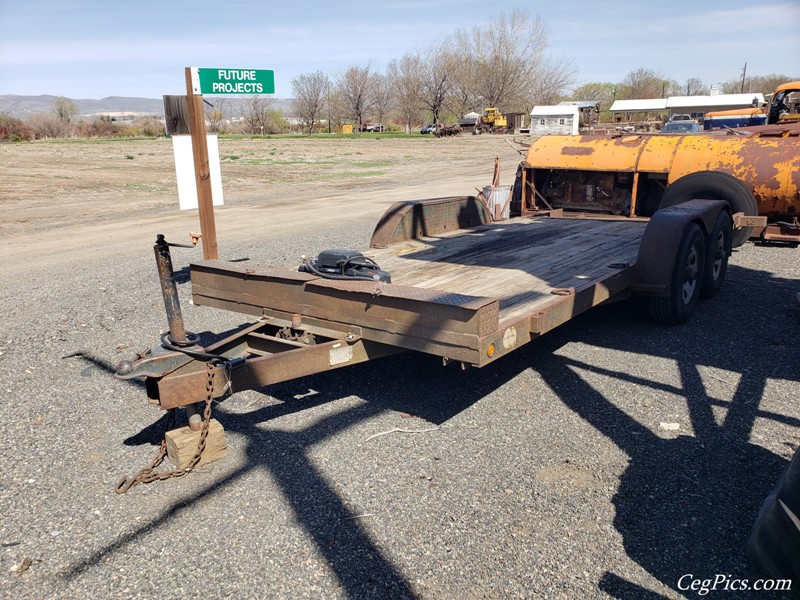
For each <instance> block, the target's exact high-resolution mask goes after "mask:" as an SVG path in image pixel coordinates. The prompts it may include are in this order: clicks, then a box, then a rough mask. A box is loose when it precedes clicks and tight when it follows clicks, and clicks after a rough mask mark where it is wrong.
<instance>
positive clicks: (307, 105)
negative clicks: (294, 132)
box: [291, 71, 331, 135]
mask: <svg viewBox="0 0 800 600" xmlns="http://www.w3.org/2000/svg"><path fill="white" fill-rule="evenodd" d="M291 84H292V93H293V94H294V100H293V101H292V110H294V115H295V116H296V117H297V118H299V119H300V121H301V122H302V123H303V124H304V125H305V126H306V127H308V133H309V135H311V133H312V132H313V130H314V123H316V122H317V121H318V120H321V119H322V114H323V111H324V110H325V107H326V105H327V100H328V96H329V95H330V86H331V82H330V79H328V76H327V75H326V74H325V73H323V72H322V71H315V72H314V73H304V74H302V75H298V76H297V77H292V80H291Z"/></svg>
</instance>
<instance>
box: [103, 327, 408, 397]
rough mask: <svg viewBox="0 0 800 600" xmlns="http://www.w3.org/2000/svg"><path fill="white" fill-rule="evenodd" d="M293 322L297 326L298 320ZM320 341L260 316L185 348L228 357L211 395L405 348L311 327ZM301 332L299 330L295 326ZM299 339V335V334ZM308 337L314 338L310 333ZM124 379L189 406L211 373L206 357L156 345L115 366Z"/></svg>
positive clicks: (219, 367)
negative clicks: (293, 335) (292, 335)
mask: <svg viewBox="0 0 800 600" xmlns="http://www.w3.org/2000/svg"><path fill="white" fill-rule="evenodd" d="M297 323H298V322H297V320H295V324H297ZM301 326H302V333H305V334H311V335H312V336H313V339H314V340H315V341H316V343H311V344H306V343H303V342H299V341H295V340H293V339H285V338H283V337H280V333H281V332H283V331H292V328H291V321H289V322H280V321H277V320H266V319H264V320H260V321H258V322H257V323H254V324H252V325H250V326H248V327H246V328H245V329H243V330H242V331H239V332H237V333H235V334H233V335H231V336H229V337H227V338H225V339H223V340H220V341H218V342H216V343H215V344H212V345H210V346H207V347H205V348H187V350H189V351H194V350H196V351H201V352H202V353H204V354H208V355H215V356H219V357H223V358H225V359H228V360H229V361H230V362H229V363H228V364H217V365H215V366H214V389H213V391H212V397H213V398H220V397H222V396H224V395H225V394H227V393H233V392H238V391H242V390H249V389H258V388H261V387H264V386H267V385H272V384H274V383H280V382H282V381H289V380H291V379H296V378H298V377H304V376H306V375H313V374H315V373H321V372H324V371H330V370H333V369H339V368H341V367H345V366H348V365H353V364H358V363H361V362H365V361H367V360H371V359H376V358H380V357H383V356H388V355H390V354H395V353H397V352H401V351H402V348H397V347H393V346H386V345H384V344H380V343H378V342H372V341H369V340H364V339H362V338H360V337H358V336H356V335H353V334H343V333H340V332H335V331H330V330H323V329H320V328H314V327H308V326H306V325H304V324H301ZM295 331H296V332H297V333H298V334H299V333H300V332H301V330H295ZM298 337H299V336H298ZM305 339H309V340H311V339H312V338H311V337H307V338H305ZM117 377H118V378H120V379H133V378H136V377H145V378H146V388H147V393H148V397H149V399H150V401H151V402H152V403H154V404H158V405H159V406H160V407H161V408H162V409H164V410H167V409H171V408H177V407H179V406H187V405H191V404H194V403H196V402H199V401H201V400H203V399H204V398H205V397H206V393H207V390H206V382H207V380H208V372H207V370H206V365H205V363H204V362H203V361H202V360H198V359H196V358H194V357H193V356H191V355H188V354H185V353H182V352H167V351H164V350H163V349H161V348H154V349H152V350H148V351H145V352H142V353H140V354H139V355H138V356H137V357H136V359H134V361H132V362H131V363H128V364H121V365H120V366H118V367H117Z"/></svg>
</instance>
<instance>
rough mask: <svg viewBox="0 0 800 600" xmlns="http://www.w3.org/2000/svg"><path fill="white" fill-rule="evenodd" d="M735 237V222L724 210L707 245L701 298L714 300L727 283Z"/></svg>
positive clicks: (718, 216) (718, 217)
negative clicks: (726, 275)
mask: <svg viewBox="0 0 800 600" xmlns="http://www.w3.org/2000/svg"><path fill="white" fill-rule="evenodd" d="M732 237H733V221H731V216H730V215H729V214H728V213H727V212H725V211H724V210H723V211H721V212H720V213H719V215H717V220H716V222H715V223H714V229H712V230H711V234H710V235H709V236H708V244H706V268H705V270H704V272H703V286H702V287H701V288H700V297H701V298H713V297H714V296H716V295H717V292H718V291H719V289H720V288H721V287H722V284H723V282H724V281H725V274H726V273H727V272H728V258H730V255H731V241H732Z"/></svg>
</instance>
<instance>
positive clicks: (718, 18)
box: [0, 0, 800, 99]
mask: <svg viewBox="0 0 800 600" xmlns="http://www.w3.org/2000/svg"><path fill="white" fill-rule="evenodd" d="M338 4H339V3H334V2H330V0H327V1H324V2H317V1H304V0H296V1H294V2H285V1H284V2H273V1H270V0H266V1H261V2H251V1H246V0H231V1H228V2H226V1H217V2H207V1H206V0H192V1H191V2H188V1H185V0H171V1H168V2H165V1H163V0H162V1H152V0H140V1H134V2H125V3H122V2H114V1H113V0H102V1H95V0H51V1H47V2H45V1H42V0H24V1H23V0H0V95H3V94H16V95H41V94H50V95H55V96H66V97H68V98H73V99H100V98H103V97H106V96H134V97H144V98H160V97H161V96H162V95H164V94H185V93H186V87H185V79H184V68H185V67H189V66H194V67H207V68H237V69H239V68H242V69H271V70H273V71H274V72H275V87H276V90H275V96H277V97H284V98H286V97H291V95H292V89H291V83H290V82H291V79H292V77H295V76H297V75H300V74H303V73H310V72H313V71H317V70H321V71H323V72H326V73H328V74H329V75H332V76H333V75H335V74H336V73H337V72H341V71H343V70H345V69H346V68H348V67H349V66H352V65H354V64H365V63H366V62H367V61H372V65H373V66H374V67H375V68H376V69H378V70H382V69H383V67H385V65H386V64H387V63H388V62H389V61H391V60H392V59H394V58H399V57H400V56H402V55H403V54H404V53H406V52H411V51H414V50H421V49H424V48H425V47H426V46H428V45H430V44H432V43H435V42H436V41H440V40H441V39H442V38H443V37H445V36H446V35H447V34H449V33H452V32H453V31H455V30H456V29H458V28H471V27H473V26H486V25H487V24H488V23H489V22H490V21H491V20H492V19H494V18H496V17H497V16H498V15H499V13H500V12H501V11H505V12H506V13H507V14H510V13H511V11H512V10H513V9H515V8H524V9H526V10H528V12H529V14H530V16H531V17H532V18H533V17H535V16H536V15H539V16H540V17H541V18H542V19H543V20H544V22H545V23H546V25H547V27H548V30H549V52H550V54H551V55H553V56H554V57H566V58H569V59H571V60H572V64H573V66H574V67H575V68H576V69H577V71H578V80H577V82H576V85H580V84H583V83H589V82H613V83H618V82H620V81H622V80H623V79H624V77H625V75H626V74H627V73H629V72H630V71H633V70H635V69H638V68H646V69H652V70H653V71H655V72H656V73H658V74H660V75H662V76H664V77H666V78H670V79H673V80H675V81H677V82H678V83H685V82H686V80H687V79H688V78H690V77H696V78H699V79H700V80H701V81H703V82H704V83H705V84H707V85H709V86H710V85H711V84H714V83H720V82H723V81H730V80H734V79H737V78H739V77H741V74H742V68H743V66H744V64H745V63H747V73H748V74H749V75H768V74H770V73H778V74H785V75H787V76H789V77H800V0H765V1H763V2H758V1H755V2H754V1H752V0H724V1H723V0H704V1H702V2H700V1H697V0H673V1H672V2H664V1H663V0H659V1H652V0H639V1H638V2H626V1H624V0H611V1H607V0H594V1H592V0H585V1H584V2H558V1H555V2H553V1H550V2H530V1H528V2H524V1H522V0H509V1H506V0H494V1H491V2H486V1H485V0H482V1H480V2H478V1H471V0H467V1H455V0H426V1H424V0H423V1H420V0H389V1H386V2H382V1H380V0H373V1H372V2H365V1H362V0H350V1H349V2H347V3H342V4H341V5H338ZM765 92H766V90H765Z"/></svg>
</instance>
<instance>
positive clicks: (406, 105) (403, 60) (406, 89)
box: [387, 54, 422, 133]
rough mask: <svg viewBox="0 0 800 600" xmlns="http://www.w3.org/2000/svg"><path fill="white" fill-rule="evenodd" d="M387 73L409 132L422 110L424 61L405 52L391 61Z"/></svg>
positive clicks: (395, 101)
mask: <svg viewBox="0 0 800 600" xmlns="http://www.w3.org/2000/svg"><path fill="white" fill-rule="evenodd" d="M387 74H388V77H389V81H390V82H391V87H392V92H393V94H394V106H395V107H396V108H397V111H398V112H399V113H400V114H401V115H402V118H403V121H404V122H405V124H406V133H408V132H410V131H411V125H412V123H415V122H416V121H417V120H418V119H419V113H420V112H421V109H420V97H421V95H422V94H421V90H420V88H421V86H422V82H421V79H422V61H421V60H420V59H419V57H418V56H417V55H415V54H404V55H403V56H402V57H400V58H399V59H395V60H393V61H392V62H390V63H389V66H388V67H387Z"/></svg>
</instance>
